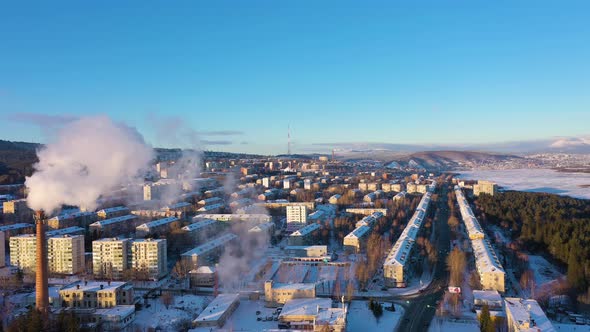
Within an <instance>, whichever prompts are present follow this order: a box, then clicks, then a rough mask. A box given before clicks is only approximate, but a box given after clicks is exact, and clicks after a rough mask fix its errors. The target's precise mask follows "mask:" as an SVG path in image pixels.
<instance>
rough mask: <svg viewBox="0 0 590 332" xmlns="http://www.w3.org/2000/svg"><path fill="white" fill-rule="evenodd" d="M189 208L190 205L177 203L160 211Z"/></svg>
mask: <svg viewBox="0 0 590 332" xmlns="http://www.w3.org/2000/svg"><path fill="white" fill-rule="evenodd" d="M189 206H191V204H190V203H187V202H178V203H176V204H172V205H168V206H166V207H164V208H162V210H175V209H181V208H185V207H189Z"/></svg>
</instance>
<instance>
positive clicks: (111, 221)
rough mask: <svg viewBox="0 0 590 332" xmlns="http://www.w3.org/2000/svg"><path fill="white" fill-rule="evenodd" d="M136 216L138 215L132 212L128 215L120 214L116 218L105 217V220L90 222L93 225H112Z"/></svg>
mask: <svg viewBox="0 0 590 332" xmlns="http://www.w3.org/2000/svg"><path fill="white" fill-rule="evenodd" d="M135 218H137V216H135V215H132V214H128V215H126V216H120V217H115V218H111V219H105V220H100V221H97V222H93V223H92V224H90V226H91V227H104V226H107V225H112V224H116V223H120V222H124V221H128V220H133V219H135Z"/></svg>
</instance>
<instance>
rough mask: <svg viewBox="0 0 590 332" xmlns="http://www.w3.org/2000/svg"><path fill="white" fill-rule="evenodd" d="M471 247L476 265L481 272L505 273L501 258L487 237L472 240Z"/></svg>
mask: <svg viewBox="0 0 590 332" xmlns="http://www.w3.org/2000/svg"><path fill="white" fill-rule="evenodd" d="M471 247H472V248H473V255H474V256H475V265H476V267H477V270H478V271H479V272H480V273H483V272H493V273H504V269H503V268H502V265H501V264H500V260H499V259H498V257H497V256H496V253H495V252H494V249H493V248H492V246H491V245H490V242H488V240H487V239H474V240H471Z"/></svg>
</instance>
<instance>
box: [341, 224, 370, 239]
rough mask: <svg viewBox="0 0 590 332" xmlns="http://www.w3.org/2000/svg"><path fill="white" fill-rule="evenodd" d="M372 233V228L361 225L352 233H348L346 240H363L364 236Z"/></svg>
mask: <svg viewBox="0 0 590 332" xmlns="http://www.w3.org/2000/svg"><path fill="white" fill-rule="evenodd" d="M370 231H371V227H369V226H367V225H361V226H359V227H357V228H355V229H354V230H353V231H352V232H350V233H348V235H346V236H345V238H353V237H354V238H361V237H362V236H364V235H366V234H368V233H369V232H370Z"/></svg>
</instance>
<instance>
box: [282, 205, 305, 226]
mask: <svg viewBox="0 0 590 332" xmlns="http://www.w3.org/2000/svg"><path fill="white" fill-rule="evenodd" d="M287 222H288V223H301V224H305V223H307V207H306V206H305V205H289V206H287Z"/></svg>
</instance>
